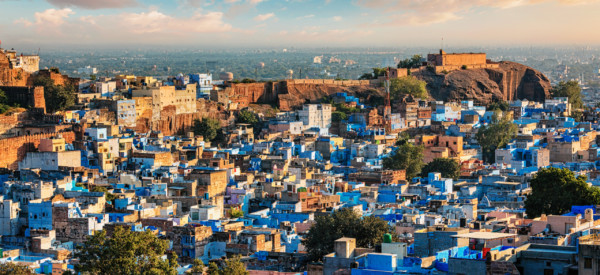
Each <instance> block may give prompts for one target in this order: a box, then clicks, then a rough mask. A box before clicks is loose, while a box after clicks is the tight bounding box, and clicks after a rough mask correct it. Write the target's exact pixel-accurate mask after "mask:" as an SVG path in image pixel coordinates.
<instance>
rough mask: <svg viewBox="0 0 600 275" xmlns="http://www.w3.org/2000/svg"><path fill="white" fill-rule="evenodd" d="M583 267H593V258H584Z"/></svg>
mask: <svg viewBox="0 0 600 275" xmlns="http://www.w3.org/2000/svg"><path fill="white" fill-rule="evenodd" d="M583 268H585V269H590V268H592V258H588V257H585V258H584V259H583Z"/></svg>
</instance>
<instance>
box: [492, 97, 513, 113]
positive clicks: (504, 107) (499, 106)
mask: <svg viewBox="0 0 600 275" xmlns="http://www.w3.org/2000/svg"><path fill="white" fill-rule="evenodd" d="M487 109H488V110H490V111H495V110H500V111H502V112H507V111H508V110H509V109H510V105H509V104H508V102H506V101H504V100H500V101H494V102H492V103H490V104H489V105H488V107H487Z"/></svg>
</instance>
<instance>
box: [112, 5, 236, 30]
mask: <svg viewBox="0 0 600 275" xmlns="http://www.w3.org/2000/svg"><path fill="white" fill-rule="evenodd" d="M115 19H117V20H120V23H117V24H120V25H122V27H123V28H126V29H130V30H131V31H132V32H134V33H173V34H184V33H190V32H191V33H210V32H222V31H229V30H231V29H232V27H231V25H229V24H226V23H225V22H224V21H223V13H222V12H208V13H200V12H196V13H194V15H192V16H191V17H189V18H181V17H173V16H170V15H166V14H164V13H162V12H160V11H156V10H153V11H149V12H141V13H121V14H119V15H118V18H115ZM105 21H106V20H105Z"/></svg>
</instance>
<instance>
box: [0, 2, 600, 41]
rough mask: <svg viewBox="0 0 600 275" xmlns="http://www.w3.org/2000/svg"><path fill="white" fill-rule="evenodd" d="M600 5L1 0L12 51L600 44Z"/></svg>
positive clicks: (1, 36) (1, 23) (0, 33)
mask: <svg viewBox="0 0 600 275" xmlns="http://www.w3.org/2000/svg"><path fill="white" fill-rule="evenodd" d="M599 26H600V0H587V1H586V0H413V1H411V0H221V1H219V0H0V40H2V43H3V46H6V47H23V46H29V47H36V46H38V45H39V46H48V45H80V46H81V45H90V46H91V47H93V46H94V45H98V46H105V45H112V46H115V45H117V46H118V45H161V46H164V45H178V46H197V47H207V48H210V47H237V48H240V47H279V46H282V47H291V46H297V47H324V46H368V47H393V46H409V47H411V46H438V45H440V43H441V38H442V37H443V38H444V43H445V44H446V45H453V46H474V45H477V46H493V45H500V46H510V45H574V44H577V45H599V44H600V31H599V30H598V27H599Z"/></svg>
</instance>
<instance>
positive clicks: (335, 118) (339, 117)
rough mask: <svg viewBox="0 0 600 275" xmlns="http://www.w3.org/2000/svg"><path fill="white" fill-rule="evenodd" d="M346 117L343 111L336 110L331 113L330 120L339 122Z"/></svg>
mask: <svg viewBox="0 0 600 275" xmlns="http://www.w3.org/2000/svg"><path fill="white" fill-rule="evenodd" d="M346 119H348V116H347V115H346V113H344V112H340V111H337V110H336V111H333V112H332V113H331V121H333V122H340V121H342V120H346Z"/></svg>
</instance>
